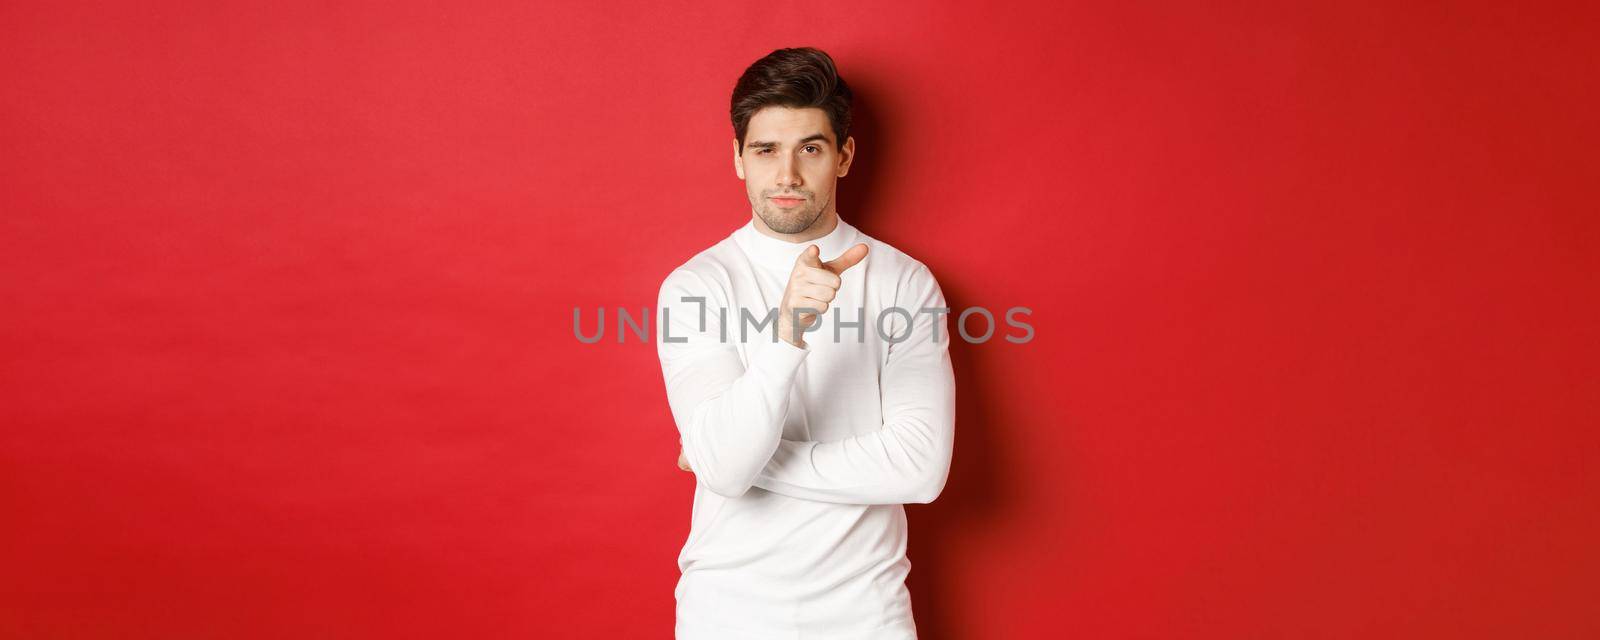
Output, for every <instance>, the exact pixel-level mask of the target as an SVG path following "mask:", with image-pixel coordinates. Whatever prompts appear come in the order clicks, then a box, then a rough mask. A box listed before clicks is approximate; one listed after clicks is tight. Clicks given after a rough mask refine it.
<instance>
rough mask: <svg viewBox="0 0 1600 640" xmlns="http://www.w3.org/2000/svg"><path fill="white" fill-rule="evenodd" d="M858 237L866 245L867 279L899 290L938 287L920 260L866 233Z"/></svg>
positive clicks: (926, 266) (931, 271) (936, 281)
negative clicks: (868, 264)
mask: <svg viewBox="0 0 1600 640" xmlns="http://www.w3.org/2000/svg"><path fill="white" fill-rule="evenodd" d="M859 235H860V241H861V242H863V243H865V244H866V245H867V261H868V262H870V263H871V264H870V266H868V267H867V271H868V274H869V276H868V277H871V278H873V279H874V280H877V281H878V282H880V283H882V284H892V285H894V286H895V287H896V288H897V289H901V290H905V289H911V290H919V289H927V288H930V287H931V288H937V287H938V286H939V284H938V280H937V279H935V278H934V277H933V270H932V269H929V268H928V265H926V264H924V263H923V262H922V261H921V260H918V259H916V258H914V257H912V256H911V254H908V253H906V252H904V251H901V250H900V249H897V248H895V246H894V245H891V244H889V243H887V242H884V241H882V240H879V239H877V238H874V237H872V236H869V235H867V234H866V233H859Z"/></svg>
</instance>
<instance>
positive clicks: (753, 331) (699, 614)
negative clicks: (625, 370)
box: [656, 219, 955, 640]
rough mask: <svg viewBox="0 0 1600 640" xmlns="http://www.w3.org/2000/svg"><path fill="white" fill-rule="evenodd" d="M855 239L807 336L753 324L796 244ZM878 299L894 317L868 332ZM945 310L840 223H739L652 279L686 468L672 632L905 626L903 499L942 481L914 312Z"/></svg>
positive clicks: (946, 404)
mask: <svg viewBox="0 0 1600 640" xmlns="http://www.w3.org/2000/svg"><path fill="white" fill-rule="evenodd" d="M857 242H864V243H866V244H867V245H868V249H869V252H868V254H867V257H866V259H865V260H863V261H862V262H861V263H859V264H857V265H855V266H854V267H851V268H850V269H849V270H847V271H845V272H844V275H843V282H842V284H841V285H840V287H839V292H838V297H837V298H836V299H835V300H834V301H833V302H832V303H831V308H830V310H829V311H828V313H827V314H826V315H825V316H823V317H822V318H819V319H818V320H817V322H815V323H814V324H813V325H812V329H811V330H810V331H809V332H808V333H806V334H805V337H804V342H805V343H806V348H804V349H801V348H799V347H795V346H794V345H792V344H790V343H788V342H786V341H782V340H775V338H776V330H777V325H776V322H773V323H771V324H767V325H766V326H765V327H760V328H758V326H757V325H759V324H760V323H761V322H762V321H763V320H765V319H766V317H767V314H768V313H769V311H770V310H772V309H774V308H776V307H777V306H778V305H779V304H780V302H781V298H782V295H783V291H784V287H785V285H786V284H787V281H788V278H789V273H790V271H791V270H792V269H793V268H794V263H795V259H796V258H797V257H798V256H799V254H800V252H801V251H802V250H804V249H805V247H806V245H808V244H816V245H818V247H819V249H821V252H820V258H821V260H822V261H824V262H826V261H828V260H832V259H834V258H836V257H838V256H839V255H840V254H841V253H843V252H844V251H845V250H846V249H848V248H850V247H851V246H852V245H854V244H856V243H857ZM685 297H700V298H703V299H704V301H703V302H701V301H693V300H687V301H686V300H684V298H685ZM892 307H898V308H901V309H903V310H904V311H905V312H904V313H901V312H897V311H890V312H889V313H887V314H886V315H883V316H882V318H881V319H882V324H881V328H880V325H879V322H878V321H879V320H880V313H882V312H883V310H884V309H889V308H892ZM944 307H945V300H944V296H943V293H942V292H941V291H940V289H939V284H938V282H937V281H935V280H934V278H933V274H932V273H930V272H929V271H928V268H927V267H926V266H924V265H923V264H922V263H921V262H918V261H917V260H915V259H913V258H911V257H910V256H908V255H906V254H904V253H902V252H900V251H899V250H896V249H895V248H894V247H891V246H889V245H887V244H884V243H883V242H880V241H878V240H876V239H874V238H871V237H869V236H867V235H866V234H863V233H861V232H860V231H859V230H857V229H856V228H855V227H853V226H851V225H849V224H848V223H846V222H845V221H844V220H842V219H841V220H839V223H838V226H837V227H836V228H835V229H834V230H833V231H832V232H831V233H829V234H828V235H827V236H824V237H822V238H819V239H817V240H814V241H811V242H806V243H790V242H786V241H783V240H779V239H777V238H773V237H770V236H767V235H764V234H762V233H761V232H759V231H757V230H756V228H755V226H754V222H749V223H746V224H745V225H744V226H742V227H740V228H739V229H737V230H735V231H734V232H733V233H732V234H730V235H729V236H728V237H727V238H724V239H723V240H721V241H719V242H718V243H717V244H715V245H713V246H712V247H710V248H709V249H706V250H705V251H702V252H700V253H699V254H697V255H695V256H694V257H693V258H691V259H689V261H688V262H686V263H684V264H683V265H682V266H680V267H678V268H677V269H675V270H673V271H672V273H671V274H669V275H668V276H667V278H666V280H665V281H664V282H663V283H662V285H661V291H660V296H659V298H658V300H657V307H656V308H657V309H659V310H661V311H662V313H663V315H662V316H660V318H661V319H660V324H659V327H658V331H657V332H656V333H657V336H656V345H657V350H658V353H659V355H660V357H661V369H662V373H663V376H664V378H665V381H666V389H667V400H668V403H669V404H670V405H671V408H672V416H673V419H674V420H675V422H676V423H677V426H678V433H679V436H680V438H681V441H682V444H683V448H684V455H685V456H686V457H687V458H688V460H689V464H690V466H691V467H693V468H694V473H695V478H696V480H697V483H696V485H695V492H694V509H693V513H692V516H691V520H690V531H689V538H688V540H687V541H686V542H685V543H684V546H683V551H682V552H681V553H680V554H679V556H678V567H679V569H680V570H681V571H682V575H681V577H680V578H679V580H678V585H677V589H676V590H675V597H676V599H677V628H676V632H677V636H676V637H677V638H678V639H679V640H702V639H713V638H715V639H724V638H739V639H756V640H761V639H769V638H773V639H776V638H782V639H785V640H799V639H802V638H803V639H806V640H811V639H818V640H821V639H828V640H843V639H850V640H867V639H871V640H902V639H908V638H915V637H916V625H915V623H914V622H913V620H912V615H911V599H910V593H909V592H908V591H907V590H906V587H905V578H906V575H907V573H909V572H910V570H911V563H910V561H909V560H907V559H906V535H907V531H906V516H905V509H904V507H902V506H901V505H902V504H904V503H913V502H915V503H926V502H931V501H932V500H933V499H934V498H935V497H936V496H938V495H939V493H940V491H941V490H942V489H943V488H944V483H945V479H946V477H947V476H948V475H949V470H950V457H951V450H952V445H953V442H954V438H955V378H954V375H953V373H952V370H951V366H950V356H949V344H950V339H951V333H950V331H949V327H950V321H949V315H948V312H942V313H940V312H931V311H930V312H924V311H923V310H924V309H940V310H941V311H943V308H944ZM702 309H703V310H704V311H703V312H702ZM741 310H742V311H741ZM863 311H864V312H865V313H864V315H863ZM745 315H748V316H749V318H750V319H749V320H744V317H745ZM774 317H775V316H774ZM702 320H703V322H702ZM858 320H861V321H863V324H862V326H861V327H859V328H857V327H854V326H851V325H848V324H839V325H838V326H837V327H836V326H835V325H836V323H838V322H840V321H843V322H855V321H858ZM908 324H909V325H910V327H909V334H908V333H907V325H908ZM741 328H742V329H743V335H744V337H743V338H742V339H741ZM723 336H726V339H725V340H724V339H723ZM886 337H887V338H888V339H886Z"/></svg>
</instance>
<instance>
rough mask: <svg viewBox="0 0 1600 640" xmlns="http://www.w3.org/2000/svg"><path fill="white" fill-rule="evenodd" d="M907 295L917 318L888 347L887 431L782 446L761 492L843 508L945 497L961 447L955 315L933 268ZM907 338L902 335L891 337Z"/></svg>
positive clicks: (921, 273) (884, 382)
mask: <svg viewBox="0 0 1600 640" xmlns="http://www.w3.org/2000/svg"><path fill="white" fill-rule="evenodd" d="M906 289H907V290H909V292H910V295H909V296H901V297H900V300H901V301H900V302H898V303H897V306H899V307H900V308H903V309H905V310H906V311H908V312H910V313H911V314H912V320H913V321H912V323H911V333H910V335H909V336H908V337H907V338H906V339H905V340H904V341H902V342H895V343H892V344H890V345H889V352H888V358H887V362H886V363H885V364H884V367H883V371H882V373H881V376H880V379H879V392H880V393H881V395H882V398H883V415H884V421H883V426H882V428H880V429H879V430H877V431H874V432H872V433H868V434H864V435H860V436H856V437H853V438H845V439H842V440H830V441H794V440H782V441H780V442H779V443H778V448H777V451H775V452H774V454H773V456H772V459H771V460H770V461H768V463H767V465H766V466H765V468H763V469H762V471H761V473H760V475H758V476H757V477H756V479H755V486H758V487H761V488H763V489H766V490H768V491H772V492H774V493H781V494H783V495H786V496H790V497H794V498H802V499H807V500H816V501H821V502H835V503H844V504H906V503H928V502H932V501H933V500H934V499H935V498H937V497H938V496H939V494H940V492H942V491H943V490H944V484H945V480H946V479H947V478H948V477H949V474H950V459H951V454H952V451H953V448H954V443H955V375H954V371H953V370H952V368H951V366H950V352H949V347H950V339H951V334H950V331H949V326H950V323H949V314H948V313H947V311H948V309H946V308H945V300H944V294H943V293H942V292H941V291H940V289H939V283H938V281H936V280H935V279H934V278H933V274H932V273H930V272H929V271H928V270H927V267H919V268H918V269H917V270H916V272H915V273H914V275H913V276H912V277H911V278H910V279H908V285H907V287H906ZM923 309H939V310H941V311H946V313H927V312H923V311H922V310H923ZM936 332H937V333H936ZM903 334H904V328H903V327H902V328H899V329H896V330H895V331H893V332H890V335H891V336H899V335H903Z"/></svg>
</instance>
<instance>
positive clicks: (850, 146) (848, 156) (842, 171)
mask: <svg viewBox="0 0 1600 640" xmlns="http://www.w3.org/2000/svg"><path fill="white" fill-rule="evenodd" d="M855 159H856V137H855V136H846V137H845V139H844V145H842V146H840V147H839V177H840V178H843V177H845V175H846V174H848V173H850V162H851V161H852V160H855Z"/></svg>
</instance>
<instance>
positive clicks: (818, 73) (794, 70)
mask: <svg viewBox="0 0 1600 640" xmlns="http://www.w3.org/2000/svg"><path fill="white" fill-rule="evenodd" d="M851 97H852V96H851V93H850V86H849V85H846V84H845V83H844V78H841V77H839V71H838V69H835V68H834V66H833V58H830V57H828V54H826V53H823V52H822V51H821V50H818V49H813V48H811V47H799V48H794V49H778V50H777V51H773V52H772V53H769V54H767V55H766V57H763V58H762V59H760V60H757V61H755V64H752V65H750V68H748V69H745V70H744V75H741V76H739V82H738V83H737V84H735V85H734V86H733V106H732V108H731V109H730V110H729V113H730V115H731V116H732V117H733V136H734V137H735V138H737V139H738V140H739V151H740V152H741V153H743V152H744V134H745V131H746V130H747V129H749V127H750V116H753V115H755V113H756V112H757V111H760V110H761V109H762V108H763V107H771V106H779V107H789V108H792V109H804V108H807V107H816V108H818V109H822V111H823V112H825V113H827V114H828V121H829V122H830V123H831V124H832V125H833V136H834V141H833V143H834V145H835V148H837V147H840V146H843V145H844V140H845V137H846V136H848V135H850V99H851Z"/></svg>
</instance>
